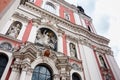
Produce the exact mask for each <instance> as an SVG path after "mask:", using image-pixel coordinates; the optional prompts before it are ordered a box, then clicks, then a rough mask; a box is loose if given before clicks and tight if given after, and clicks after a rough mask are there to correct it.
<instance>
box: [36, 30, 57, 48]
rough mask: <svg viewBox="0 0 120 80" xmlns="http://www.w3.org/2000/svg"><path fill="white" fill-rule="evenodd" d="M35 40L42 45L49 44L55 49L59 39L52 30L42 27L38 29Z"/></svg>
mask: <svg viewBox="0 0 120 80" xmlns="http://www.w3.org/2000/svg"><path fill="white" fill-rule="evenodd" d="M35 42H36V43H39V44H41V45H46V46H49V47H50V48H52V49H53V50H54V49H55V48H56V43H57V40H56V36H55V34H54V33H53V32H52V31H51V30H49V29H47V28H41V29H40V30H38V33H37V36H36V40H35Z"/></svg>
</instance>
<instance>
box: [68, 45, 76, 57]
mask: <svg viewBox="0 0 120 80" xmlns="http://www.w3.org/2000/svg"><path fill="white" fill-rule="evenodd" d="M70 54H71V56H72V57H76V58H77V55H76V48H75V45H74V44H72V43H70Z"/></svg>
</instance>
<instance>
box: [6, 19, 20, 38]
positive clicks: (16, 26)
mask: <svg viewBox="0 0 120 80" xmlns="http://www.w3.org/2000/svg"><path fill="white" fill-rule="evenodd" d="M21 28H22V23H21V22H19V21H15V22H13V23H12V24H11V26H10V28H9V30H8V31H7V33H6V35H9V36H11V37H13V38H17V36H18V35H19V33H20V30H21Z"/></svg>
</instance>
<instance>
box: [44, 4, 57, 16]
mask: <svg viewBox="0 0 120 80" xmlns="http://www.w3.org/2000/svg"><path fill="white" fill-rule="evenodd" d="M44 8H45V9H46V10H47V11H49V12H51V13H54V14H56V8H55V5H54V4H52V3H51V2H47V3H46V4H45V6H44Z"/></svg>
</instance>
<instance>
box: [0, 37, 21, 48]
mask: <svg viewBox="0 0 120 80" xmlns="http://www.w3.org/2000/svg"><path fill="white" fill-rule="evenodd" d="M0 41H9V42H11V43H13V44H14V46H16V45H18V46H19V45H20V44H21V42H17V41H14V40H11V39H9V38H5V37H0Z"/></svg>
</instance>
